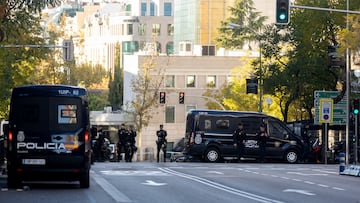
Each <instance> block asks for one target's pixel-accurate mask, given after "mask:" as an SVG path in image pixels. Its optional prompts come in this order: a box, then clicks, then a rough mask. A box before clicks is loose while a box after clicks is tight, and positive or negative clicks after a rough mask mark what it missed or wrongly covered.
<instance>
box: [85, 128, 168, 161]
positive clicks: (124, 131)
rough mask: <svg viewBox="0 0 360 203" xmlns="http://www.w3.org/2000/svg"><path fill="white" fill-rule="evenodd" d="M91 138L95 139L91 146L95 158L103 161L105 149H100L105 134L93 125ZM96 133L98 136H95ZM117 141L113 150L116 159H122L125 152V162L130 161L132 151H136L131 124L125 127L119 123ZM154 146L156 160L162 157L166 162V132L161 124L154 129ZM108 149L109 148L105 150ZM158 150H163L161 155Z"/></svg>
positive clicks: (102, 146) (134, 135)
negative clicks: (155, 138)
mask: <svg viewBox="0 0 360 203" xmlns="http://www.w3.org/2000/svg"><path fill="white" fill-rule="evenodd" d="M92 134H94V135H93V137H92V139H94V140H96V144H95V145H94V146H93V151H94V154H95V159H96V160H100V161H105V159H106V158H105V157H108V156H105V155H104V153H105V150H102V149H103V148H104V147H105V148H106V146H104V143H105V139H108V140H109V138H106V136H105V135H104V132H103V131H102V129H101V128H99V129H97V128H95V127H93V128H92ZM96 134H97V135H98V136H96ZM117 135H118V143H117V150H115V155H116V156H115V159H116V160H117V161H120V160H122V155H121V154H122V153H124V154H125V157H124V160H125V162H132V159H133V156H134V153H135V152H136V151H137V147H136V135H137V133H136V130H135V128H134V126H133V125H129V126H128V128H126V125H125V124H124V123H123V124H121V126H120V128H119V130H118V132H117ZM156 136H157V140H156V146H157V155H156V158H157V162H159V161H160V159H162V160H163V161H164V162H166V147H167V139H166V137H167V132H166V130H164V126H163V125H162V124H161V125H160V129H159V130H158V131H156ZM107 151H109V150H107ZM160 152H163V157H160Z"/></svg>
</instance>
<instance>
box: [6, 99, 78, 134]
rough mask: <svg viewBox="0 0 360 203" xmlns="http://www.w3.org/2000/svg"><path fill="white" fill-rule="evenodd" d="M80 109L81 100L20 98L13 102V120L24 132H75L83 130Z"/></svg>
mask: <svg viewBox="0 0 360 203" xmlns="http://www.w3.org/2000/svg"><path fill="white" fill-rule="evenodd" d="M80 108H81V100H80V99H79V98H69V97H66V98H59V97H18V98H16V99H14V101H13V106H12V109H14V111H13V114H12V116H13V118H12V119H13V120H14V123H16V125H17V128H18V129H21V130H24V131H32V132H44V131H47V132H63V131H75V130H78V129H79V128H81V122H82V116H81V109H80Z"/></svg>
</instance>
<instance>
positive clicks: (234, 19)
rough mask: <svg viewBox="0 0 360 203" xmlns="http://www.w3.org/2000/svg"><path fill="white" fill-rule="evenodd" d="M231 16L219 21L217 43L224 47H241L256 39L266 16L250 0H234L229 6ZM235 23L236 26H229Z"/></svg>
mask: <svg viewBox="0 0 360 203" xmlns="http://www.w3.org/2000/svg"><path fill="white" fill-rule="evenodd" d="M229 11H230V13H231V16H230V17H228V18H227V19H226V20H224V21H222V22H221V25H220V28H219V36H218V37H217V38H216V39H215V40H216V42H217V44H218V45H220V46H221V47H224V48H236V49H242V48H243V46H244V45H245V44H246V43H249V42H254V41H256V42H257V41H258V33H259V32H260V30H261V28H262V27H263V26H264V22H265V20H266V17H264V16H261V15H260V12H257V11H256V9H255V8H254V2H253V1H252V0H236V1H235V3H234V6H230V7H229ZM231 23H232V24H235V25H236V26H238V27H231V26H230V25H231Z"/></svg>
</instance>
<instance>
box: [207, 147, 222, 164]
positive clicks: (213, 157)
mask: <svg viewBox="0 0 360 203" xmlns="http://www.w3.org/2000/svg"><path fill="white" fill-rule="evenodd" d="M205 160H206V161H207V162H219V160H220V152H219V150H218V149H216V148H209V149H207V150H206V152H205Z"/></svg>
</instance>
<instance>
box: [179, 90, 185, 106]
mask: <svg viewBox="0 0 360 203" xmlns="http://www.w3.org/2000/svg"><path fill="white" fill-rule="evenodd" d="M184 102H185V92H180V93H179V104H183V103H184Z"/></svg>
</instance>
